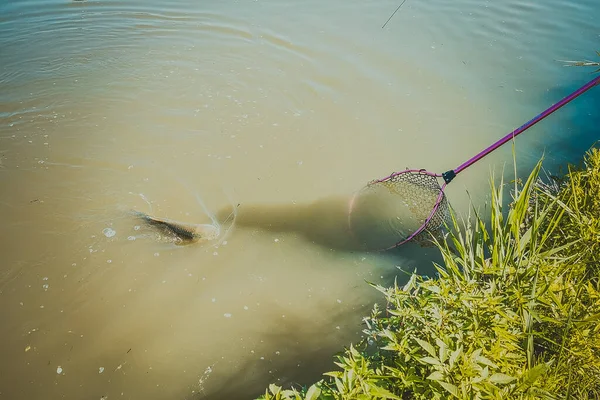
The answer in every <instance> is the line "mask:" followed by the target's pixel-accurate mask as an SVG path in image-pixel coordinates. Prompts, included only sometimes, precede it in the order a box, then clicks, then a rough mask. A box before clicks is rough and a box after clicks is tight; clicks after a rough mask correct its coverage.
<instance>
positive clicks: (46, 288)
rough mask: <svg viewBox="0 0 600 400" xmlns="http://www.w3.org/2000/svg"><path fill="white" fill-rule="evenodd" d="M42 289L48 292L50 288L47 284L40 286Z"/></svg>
mask: <svg viewBox="0 0 600 400" xmlns="http://www.w3.org/2000/svg"><path fill="white" fill-rule="evenodd" d="M42 287H43V288H44V290H48V288H49V287H50V286H48V284H45V285H42Z"/></svg>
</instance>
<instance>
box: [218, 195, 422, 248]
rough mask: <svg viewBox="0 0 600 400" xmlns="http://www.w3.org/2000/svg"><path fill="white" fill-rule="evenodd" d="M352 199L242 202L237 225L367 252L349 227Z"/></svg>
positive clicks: (221, 214)
mask: <svg viewBox="0 0 600 400" xmlns="http://www.w3.org/2000/svg"><path fill="white" fill-rule="evenodd" d="M349 201H350V196H328V197H322V198H320V199H318V200H315V201H313V202H311V203H280V204H242V205H240V207H239V210H238V215H237V217H236V226H237V227H238V228H258V229H260V230H263V231H270V232H278V233H284V232H285V233H289V232H293V233H296V234H299V235H302V236H303V237H304V239H306V240H308V241H309V242H311V243H313V244H315V245H319V246H321V247H324V248H326V249H333V250H339V251H345V252H366V250H365V246H363V245H362V244H361V243H360V242H359V241H357V239H356V238H355V237H354V236H353V235H352V232H351V230H350V229H349V225H348V204H349ZM398 201H401V198H399V200H398ZM230 214H231V208H230V207H226V208H223V209H221V210H219V212H218V213H217V218H218V219H220V220H225V219H226V218H227V217H228V216H229V215H230ZM410 247H411V246H404V247H403V248H410ZM398 251H399V248H396V249H394V250H393V251H391V252H388V253H397V252H398ZM402 253H405V252H402ZM403 255H404V254H403ZM415 255H416V254H415Z"/></svg>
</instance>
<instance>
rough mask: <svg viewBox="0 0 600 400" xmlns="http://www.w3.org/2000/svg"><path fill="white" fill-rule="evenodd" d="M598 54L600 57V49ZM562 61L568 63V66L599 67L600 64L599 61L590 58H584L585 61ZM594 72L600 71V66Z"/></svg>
mask: <svg viewBox="0 0 600 400" xmlns="http://www.w3.org/2000/svg"><path fill="white" fill-rule="evenodd" d="M596 55H598V57H600V51H597V52H596ZM562 62H564V63H566V66H567V67H598V66H600V62H599V61H590V60H584V61H567V60H562ZM594 72H600V68H598V69H597V70H595V71H594Z"/></svg>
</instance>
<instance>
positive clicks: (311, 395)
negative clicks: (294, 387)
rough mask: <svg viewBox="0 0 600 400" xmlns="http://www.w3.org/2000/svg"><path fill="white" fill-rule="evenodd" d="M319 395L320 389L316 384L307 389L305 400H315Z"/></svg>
mask: <svg viewBox="0 0 600 400" xmlns="http://www.w3.org/2000/svg"><path fill="white" fill-rule="evenodd" d="M320 395H321V389H320V388H319V387H318V386H317V385H316V384H314V385H312V386H311V387H309V388H308V390H307V391H306V398H305V400H316V399H318V398H319V396H320Z"/></svg>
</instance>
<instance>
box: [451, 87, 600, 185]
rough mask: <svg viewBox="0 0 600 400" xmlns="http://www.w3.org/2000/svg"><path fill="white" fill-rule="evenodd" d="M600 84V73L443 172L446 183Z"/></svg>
mask: <svg viewBox="0 0 600 400" xmlns="http://www.w3.org/2000/svg"><path fill="white" fill-rule="evenodd" d="M598 84H600V75H599V76H597V77H596V78H594V79H592V80H591V81H589V82H588V83H586V84H585V85H583V86H582V87H580V88H579V89H577V90H576V91H574V92H573V93H571V94H570V95H568V96H566V97H564V98H563V99H562V100H560V101H559V102H558V103H556V104H554V105H552V106H551V107H549V108H547V109H546V110H544V111H542V112H541V113H540V114H538V115H537V116H535V117H534V118H532V119H531V120H529V121H528V122H526V123H525V124H523V125H522V126H521V127H519V128H517V129H515V130H514V131H512V132H510V133H509V134H507V135H506V136H504V137H503V138H502V139H500V140H498V141H497V142H496V143H494V144H492V145H491V146H489V147H488V148H486V149H484V150H482V151H481V152H480V153H478V154H477V155H475V156H474V157H472V158H470V159H468V160H467V161H465V162H464V163H462V164H461V165H459V166H458V167H456V168H455V169H454V170H451V171H448V172H445V173H444V174H442V176H443V177H444V181H445V182H446V183H450V181H451V180H452V179H454V177H455V176H456V175H457V174H459V173H460V172H462V171H464V170H465V169H467V168H468V167H470V166H471V165H473V164H475V163H476V162H477V161H479V160H481V159H482V158H483V157H485V156H487V155H488V154H490V153H491V152H492V151H494V150H496V149H497V148H499V147H500V146H502V145H503V144H505V143H506V142H508V141H509V140H511V139H513V138H515V137H516V136H518V135H520V134H521V133H523V132H525V131H526V130H527V129H529V128H531V127H532V126H533V125H535V124H537V123H538V122H540V121H541V120H543V119H544V118H546V117H547V116H549V115H550V114H552V113H553V112H554V111H556V110H558V109H559V108H561V107H563V106H564V105H566V104H568V103H570V102H571V101H572V100H574V99H575V98H577V97H579V96H580V95H582V94H583V93H585V92H587V91H588V90H590V89H591V88H593V87H594V86H596V85H598Z"/></svg>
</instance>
